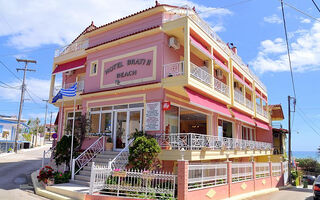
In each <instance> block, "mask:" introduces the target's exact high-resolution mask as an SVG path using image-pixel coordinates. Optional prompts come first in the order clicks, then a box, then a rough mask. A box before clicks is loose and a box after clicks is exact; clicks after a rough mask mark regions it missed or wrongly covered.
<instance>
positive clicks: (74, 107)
mask: <svg viewBox="0 0 320 200" xmlns="http://www.w3.org/2000/svg"><path fill="white" fill-rule="evenodd" d="M76 96H77V95H75V96H74V97H73V120H72V134H71V155H70V169H71V168H72V154H73V136H74V121H75V117H76V116H75V113H76Z"/></svg>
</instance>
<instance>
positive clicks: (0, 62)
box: [0, 60, 22, 81]
mask: <svg viewBox="0 0 320 200" xmlns="http://www.w3.org/2000/svg"><path fill="white" fill-rule="evenodd" d="M0 64H1V65H2V66H4V67H5V68H6V69H7V70H8V72H10V73H11V74H12V75H13V76H14V77H16V79H18V80H19V81H22V80H21V79H20V78H19V77H18V76H17V75H16V74H15V73H13V72H12V71H11V70H10V68H9V67H8V66H7V65H6V64H4V63H3V62H2V61H1V60H0Z"/></svg>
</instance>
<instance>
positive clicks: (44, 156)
mask: <svg viewBox="0 0 320 200" xmlns="http://www.w3.org/2000/svg"><path fill="white" fill-rule="evenodd" d="M55 149H56V146H54V147H50V149H48V150H47V151H43V157H42V163H41V167H44V164H45V159H46V155H48V154H49V153H51V155H50V159H51V158H52V153H53V151H54V150H55Z"/></svg>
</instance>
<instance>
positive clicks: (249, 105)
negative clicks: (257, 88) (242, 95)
mask: <svg viewBox="0 0 320 200" xmlns="http://www.w3.org/2000/svg"><path fill="white" fill-rule="evenodd" d="M246 107H247V108H249V109H250V110H253V103H252V101H250V100H249V99H247V98H246Z"/></svg>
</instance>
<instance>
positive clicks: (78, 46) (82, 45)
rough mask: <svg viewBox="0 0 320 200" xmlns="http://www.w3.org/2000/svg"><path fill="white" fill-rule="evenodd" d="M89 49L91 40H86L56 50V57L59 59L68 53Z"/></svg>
mask: <svg viewBox="0 0 320 200" xmlns="http://www.w3.org/2000/svg"><path fill="white" fill-rule="evenodd" d="M88 47H89V40H88V39H85V40H82V41H78V42H73V43H71V44H69V45H67V46H64V47H60V48H58V49H56V50H55V52H54V57H59V56H62V55H65V54H68V53H72V52H76V51H79V50H83V49H86V48H88Z"/></svg>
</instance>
